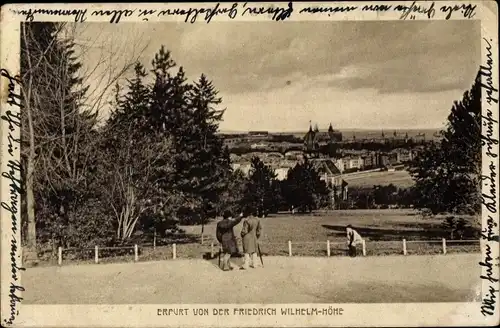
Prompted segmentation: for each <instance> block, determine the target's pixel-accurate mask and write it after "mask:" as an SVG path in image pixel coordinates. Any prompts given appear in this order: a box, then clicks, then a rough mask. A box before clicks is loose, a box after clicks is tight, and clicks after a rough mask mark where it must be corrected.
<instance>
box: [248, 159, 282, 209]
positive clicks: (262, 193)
mask: <svg viewBox="0 0 500 328" xmlns="http://www.w3.org/2000/svg"><path fill="white" fill-rule="evenodd" d="M251 165H252V166H251V171H250V172H251V173H250V176H249V178H248V182H247V184H246V190H245V196H244V201H243V203H244V204H245V205H246V206H248V207H250V208H251V209H253V210H257V211H258V212H259V213H260V215H264V216H265V215H267V214H268V213H269V212H273V211H276V210H277V206H278V204H279V202H278V200H279V194H280V193H279V185H278V183H277V180H276V173H275V172H274V171H273V170H272V169H271V168H270V167H269V166H267V165H265V164H264V163H263V162H262V161H261V160H260V159H259V158H258V157H253V158H252V162H251Z"/></svg>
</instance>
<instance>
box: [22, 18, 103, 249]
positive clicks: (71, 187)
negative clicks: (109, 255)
mask: <svg viewBox="0 0 500 328" xmlns="http://www.w3.org/2000/svg"><path fill="white" fill-rule="evenodd" d="M63 26H64V25H61V24H51V23H29V24H23V29H22V49H23V51H24V52H23V56H22V60H21V62H22V63H21V66H22V78H23V88H22V90H23V97H24V102H25V104H26V108H28V109H27V115H26V120H25V122H26V121H27V122H26V123H27V126H28V131H27V133H26V137H28V139H27V140H26V138H25V146H27V147H26V148H28V149H29V151H28V152H27V153H26V155H25V161H26V162H27V167H28V170H27V172H26V174H27V177H26V180H27V203H28V204H27V205H28V206H27V207H28V236H27V237H28V247H29V248H33V247H35V246H36V228H35V227H36V225H35V224H36V223H35V220H34V208H33V203H32V200H33V199H35V200H36V203H37V208H38V209H39V210H40V215H38V217H39V218H40V219H43V218H46V219H49V221H47V222H45V223H43V225H42V226H44V227H45V228H46V229H45V232H46V233H47V234H46V235H45V236H44V237H45V238H47V237H48V238H53V237H54V236H56V238H57V239H59V240H62V239H65V238H66V237H67V235H68V233H65V232H67V231H66V230H67V229H68V227H69V224H71V215H70V212H71V211H72V210H74V208H75V207H76V206H77V204H80V203H82V200H83V198H82V197H85V196H84V194H85V192H82V190H83V189H84V188H85V187H86V186H87V185H88V183H89V181H88V179H87V178H88V176H87V175H86V173H87V171H88V166H89V165H92V161H93V158H92V154H93V152H92V151H89V149H90V148H91V147H92V146H93V141H92V136H93V129H94V127H95V125H96V123H97V120H96V117H97V114H96V113H91V112H89V111H86V110H85V109H83V107H82V98H83V97H84V95H85V93H86V92H87V89H88V87H87V86H85V85H83V84H82V79H81V77H79V76H78V71H79V69H80V68H81V63H80V62H78V60H77V59H76V57H75V54H74V43H73V41H72V39H64V38H62V37H61V31H62V27H63ZM33 153H35V154H33ZM35 158H36V163H35V161H34V159H35ZM35 165H36V166H35ZM35 168H36V170H35ZM35 172H36V173H35ZM35 179H36V181H35ZM32 194H33V195H34V197H32ZM40 205H44V206H43V207H42V208H41V206H40ZM44 213H45V214H49V213H52V214H55V213H57V214H56V215H55V217H56V218H57V219H56V220H53V219H50V215H49V216H47V215H45V216H44ZM40 224H42V222H40ZM66 239H67V238H66Z"/></svg>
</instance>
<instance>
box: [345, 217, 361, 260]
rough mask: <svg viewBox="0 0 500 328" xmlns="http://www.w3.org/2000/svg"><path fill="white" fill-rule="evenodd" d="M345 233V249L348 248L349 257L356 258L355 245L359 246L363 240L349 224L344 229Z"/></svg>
mask: <svg viewBox="0 0 500 328" xmlns="http://www.w3.org/2000/svg"><path fill="white" fill-rule="evenodd" d="M346 232H347V247H348V248H349V251H348V253H349V256H350V257H356V245H359V244H361V243H362V242H363V239H362V238H361V236H360V235H359V233H358V232H357V231H356V230H354V229H353V227H352V226H351V225H350V224H349V225H348V226H347V228H346Z"/></svg>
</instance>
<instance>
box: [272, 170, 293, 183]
mask: <svg viewBox="0 0 500 328" xmlns="http://www.w3.org/2000/svg"><path fill="white" fill-rule="evenodd" d="M289 170H290V168H289V167H279V168H277V169H275V170H274V173H276V179H278V180H280V181H282V180H286V177H287V175H288V171H289Z"/></svg>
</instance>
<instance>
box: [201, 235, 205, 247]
mask: <svg viewBox="0 0 500 328" xmlns="http://www.w3.org/2000/svg"><path fill="white" fill-rule="evenodd" d="M204 241H205V235H204V234H201V244H202V245H203V243H204Z"/></svg>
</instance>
